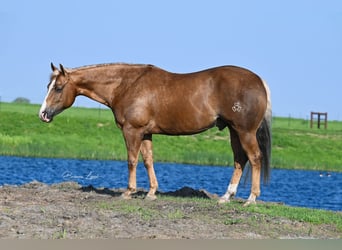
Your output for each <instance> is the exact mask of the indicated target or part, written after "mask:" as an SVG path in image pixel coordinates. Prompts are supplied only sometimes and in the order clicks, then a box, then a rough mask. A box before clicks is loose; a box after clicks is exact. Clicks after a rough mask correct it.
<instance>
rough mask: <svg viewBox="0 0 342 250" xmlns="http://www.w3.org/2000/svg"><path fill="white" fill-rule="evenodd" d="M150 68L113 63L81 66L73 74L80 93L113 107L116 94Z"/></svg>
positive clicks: (147, 66)
mask: <svg viewBox="0 0 342 250" xmlns="http://www.w3.org/2000/svg"><path fill="white" fill-rule="evenodd" d="M150 68H151V66H149V65H129V64H127V65H126V64H123V65H121V64H112V65H104V66H98V67H89V68H83V69H82V68H80V69H78V70H75V71H74V72H72V74H73V78H74V79H75V80H74V82H75V83H76V88H77V93H78V95H84V96H87V97H89V98H90V99H93V100H95V101H97V102H100V103H102V104H104V105H106V106H108V107H111V108H113V107H112V106H113V105H114V103H115V99H116V96H118V95H120V93H121V92H122V91H125V90H126V87H127V86H129V85H130V84H131V83H133V82H135V81H137V80H138V79H139V78H140V77H141V76H142V75H143V74H145V73H146V72H147V71H148V70H149V69H150Z"/></svg>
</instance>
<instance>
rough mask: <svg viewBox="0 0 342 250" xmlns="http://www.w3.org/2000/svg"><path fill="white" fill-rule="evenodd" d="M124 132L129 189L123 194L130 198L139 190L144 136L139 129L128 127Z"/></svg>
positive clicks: (125, 197)
mask: <svg viewBox="0 0 342 250" xmlns="http://www.w3.org/2000/svg"><path fill="white" fill-rule="evenodd" d="M123 134H124V138H125V142H126V148H127V162H128V186H127V190H126V191H125V192H124V193H123V194H122V198H124V199H130V198H131V195H132V194H133V193H135V192H136V191H137V164H138V159H139V150H140V147H141V143H142V136H141V135H140V133H137V131H134V130H131V129H127V128H124V129H123Z"/></svg>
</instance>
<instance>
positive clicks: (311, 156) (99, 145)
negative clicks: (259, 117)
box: [0, 103, 342, 171]
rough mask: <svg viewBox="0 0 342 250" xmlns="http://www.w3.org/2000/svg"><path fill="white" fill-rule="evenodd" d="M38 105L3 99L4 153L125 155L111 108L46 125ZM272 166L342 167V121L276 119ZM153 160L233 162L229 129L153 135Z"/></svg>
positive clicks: (74, 112)
mask: <svg viewBox="0 0 342 250" xmlns="http://www.w3.org/2000/svg"><path fill="white" fill-rule="evenodd" d="M38 110H39V105H32V104H14V103H0V155H13V156H14V155H15V156H32V157H57V158H80V159H116V160H125V159H126V156H127V153H126V148H125V143H124V140H123V137H122V134H121V131H120V130H119V129H118V128H117V127H116V125H115V123H114V118H113V114H112V113H111V111H110V110H109V109H90V108H70V109H68V110H66V111H64V112H63V113H62V114H60V115H58V116H57V117H55V119H54V122H52V123H49V124H46V123H43V122H41V121H40V120H39V119H38V115H37V114H38ZM272 136H273V141H272V144H273V149H272V167H275V168H288V169H317V170H322V171H341V166H342V156H341V153H340V152H341V149H342V122H338V121H329V123H328V129H326V130H325V129H317V128H313V129H310V128H309V122H308V121H306V120H302V119H290V118H280V117H275V118H274V119H273V128H272ZM153 142H154V144H153V146H154V160H155V161H159V162H162V161H164V162H178V163H192V164H205V165H233V157H232V151H231V148H230V144H229V134H228V130H227V129H225V130H223V131H219V130H218V129H217V128H213V129H211V130H208V131H206V132H204V133H201V134H198V135H193V136H173V137H172V136H162V135H154V137H153Z"/></svg>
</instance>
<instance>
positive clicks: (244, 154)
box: [39, 63, 271, 205]
mask: <svg viewBox="0 0 342 250" xmlns="http://www.w3.org/2000/svg"><path fill="white" fill-rule="evenodd" d="M51 68H52V74H51V77H50V83H49V85H48V91H47V95H46V97H45V100H44V102H43V104H42V106H41V108H40V111H39V117H40V119H41V120H42V121H44V122H51V121H52V120H53V118H54V116H55V115H57V114H59V113H60V112H62V111H63V110H65V109H67V108H69V107H70V106H71V105H72V104H73V102H74V100H75V98H76V96H78V95H83V96H87V97H89V98H90V99H93V100H95V101H97V102H99V103H102V104H104V105H106V106H108V107H109V108H110V109H111V110H112V112H113V114H114V118H115V122H116V124H117V126H118V127H119V128H120V129H121V130H122V133H123V136H124V139H125V143H126V148H127V155H128V169H129V177H128V187H127V190H126V191H125V192H124V193H123V197H124V198H127V199H128V198H130V197H131V194H132V193H134V192H136V166H137V163H138V156H139V152H140V153H141V155H142V158H143V161H144V165H145V167H146V169H147V173H148V177H149V184H150V189H149V192H148V194H147V196H146V198H147V199H151V200H153V199H156V195H155V192H156V190H157V188H158V182H157V179H156V176H155V172H154V167H153V154H152V135H153V134H165V135H191V134H196V133H200V132H203V131H205V130H207V129H209V128H212V127H214V126H217V127H218V128H219V129H220V130H222V129H224V128H225V127H227V128H228V129H229V132H230V142H231V146H232V150H233V154H234V172H233V175H232V178H231V180H230V183H229V185H228V188H227V192H226V193H225V194H224V195H223V196H222V197H221V198H220V200H219V202H220V203H223V202H228V201H229V200H230V198H231V197H232V196H234V195H235V194H236V191H237V187H238V184H239V182H240V178H241V175H242V172H243V169H244V167H245V165H246V163H247V162H248V161H249V163H250V166H251V169H252V187H251V192H250V195H249V198H248V200H247V202H246V203H245V204H246V205H248V204H250V203H255V199H256V197H258V196H259V195H260V176H261V172H262V173H263V177H264V179H265V180H267V179H268V177H269V169H270V154H271V131H270V129H271V127H270V126H271V124H270V123H271V102H270V91H269V88H268V86H267V84H266V83H265V82H264V81H263V80H262V79H261V78H260V77H259V76H258V75H256V74H255V73H253V72H251V71H249V70H247V69H244V68H240V67H236V66H221V67H216V68H211V69H206V70H203V71H199V72H195V73H188V74H176V73H171V72H167V71H165V70H163V69H160V68H158V67H155V66H153V65H145V64H123V63H113V64H98V65H91V66H84V67H79V68H70V69H69V68H64V67H63V65H60V67H59V68H57V67H56V66H54V65H53V64H52V63H51Z"/></svg>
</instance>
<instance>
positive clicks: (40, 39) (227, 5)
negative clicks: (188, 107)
mask: <svg viewBox="0 0 342 250" xmlns="http://www.w3.org/2000/svg"><path fill="white" fill-rule="evenodd" d="M0 34H1V39H0V72H1V81H0V96H1V101H6V102H11V101H13V100H14V99H15V98H16V97H26V98H28V99H30V100H31V103H41V102H42V101H43V99H44V97H45V94H46V85H47V83H48V77H49V74H50V62H54V63H55V64H59V63H62V64H63V65H65V66H66V67H78V66H83V65H88V64H96V63H107V62H127V63H150V64H154V65H156V66H159V67H162V68H164V69H166V70H169V71H173V72H192V71H198V70H202V69H205V68H209V67H213V66H219V65H238V66H242V67H246V68H248V69H250V70H252V71H254V72H256V73H257V74H258V75H260V76H261V77H262V78H264V79H265V80H266V81H267V82H268V84H269V86H270V88H271V91H272V102H273V112H274V115H276V116H285V117H288V116H289V115H291V117H300V118H308V117H309V115H310V111H321V112H328V118H329V120H342V109H341V107H342V105H341V103H342V102H341V89H342V67H341V66H342V1H340V0H335V1H333V0H332V1H331V0H326V1H316V0H300V1H298V0H296V1H294V0H287V1H277V0H273V1H271V0H269V1H264V0H258V1H255V0H250V1H248V0H241V1H236V0H234V1H231V0H222V1H217V0H211V1H201V0H197V1H194V0H188V1H185V0H182V1H179V0H172V1H157V0H145V1H138V0H136V1H132V0H125V1H101V0H97V1H87V0H83V1H70V0H69V1H65V0H58V1H17V0H12V1H5V2H3V3H2V4H1V9H0ZM75 105H77V106H91V107H99V105H98V104H97V103H95V102H93V101H88V100H87V99H86V98H84V97H83V98H78V99H77V101H76V103H75Z"/></svg>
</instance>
